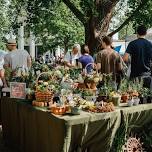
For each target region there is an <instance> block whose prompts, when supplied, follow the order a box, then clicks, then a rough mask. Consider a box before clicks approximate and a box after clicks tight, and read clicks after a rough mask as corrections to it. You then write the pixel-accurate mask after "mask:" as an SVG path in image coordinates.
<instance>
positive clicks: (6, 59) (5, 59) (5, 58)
mask: <svg viewBox="0 0 152 152" xmlns="http://www.w3.org/2000/svg"><path fill="white" fill-rule="evenodd" d="M9 67H10V59H9V56H8V55H5V57H4V69H5V68H9Z"/></svg>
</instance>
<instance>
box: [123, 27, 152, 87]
mask: <svg viewBox="0 0 152 152" xmlns="http://www.w3.org/2000/svg"><path fill="white" fill-rule="evenodd" d="M146 34H147V29H146V27H145V26H144V25H140V26H139V27H138V28H137V39H136V40H134V41H132V42H130V43H129V45H128V47H127V49H126V52H125V54H124V56H123V60H124V61H125V62H128V60H129V55H130V56H131V73H130V79H131V80H134V79H136V78H143V80H144V86H145V87H148V88H150V83H151V70H150V64H151V59H152V43H151V42H150V41H148V40H146V39H145V36H146Z"/></svg>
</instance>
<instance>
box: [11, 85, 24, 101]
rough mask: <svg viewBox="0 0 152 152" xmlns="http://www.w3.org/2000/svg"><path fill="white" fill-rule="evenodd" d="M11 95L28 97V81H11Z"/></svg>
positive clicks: (19, 97)
mask: <svg viewBox="0 0 152 152" xmlns="http://www.w3.org/2000/svg"><path fill="white" fill-rule="evenodd" d="M10 97H11V98H18V99H25V98H26V83H19V82H10Z"/></svg>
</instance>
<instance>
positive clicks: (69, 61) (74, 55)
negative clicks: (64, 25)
mask: <svg viewBox="0 0 152 152" xmlns="http://www.w3.org/2000/svg"><path fill="white" fill-rule="evenodd" d="M80 50H81V48H80V45H79V44H75V45H74V46H73V48H72V51H71V52H67V53H66V55H65V57H64V63H65V65H66V66H68V67H75V66H77V63H78V59H79V58H80V56H81V53H80Z"/></svg>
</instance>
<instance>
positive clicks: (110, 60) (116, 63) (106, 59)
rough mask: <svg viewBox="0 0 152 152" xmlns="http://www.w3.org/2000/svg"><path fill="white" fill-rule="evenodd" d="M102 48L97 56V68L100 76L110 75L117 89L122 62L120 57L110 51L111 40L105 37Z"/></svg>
mask: <svg viewBox="0 0 152 152" xmlns="http://www.w3.org/2000/svg"><path fill="white" fill-rule="evenodd" d="M101 43H102V48H103V50H101V51H100V52H99V53H98V54H97V68H98V70H99V72H100V73H102V74H112V79H113V81H114V82H116V84H117V88H118V87H119V84H120V81H121V76H122V70H123V60H122V58H121V56H120V55H119V54H118V53H117V52H116V51H115V50H114V49H112V47H111V45H112V41H111V38H110V37H108V36H105V37H103V38H102V41H101Z"/></svg>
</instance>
